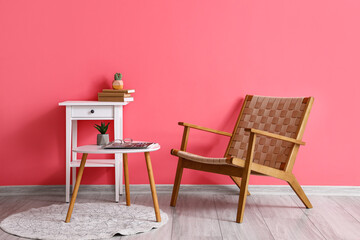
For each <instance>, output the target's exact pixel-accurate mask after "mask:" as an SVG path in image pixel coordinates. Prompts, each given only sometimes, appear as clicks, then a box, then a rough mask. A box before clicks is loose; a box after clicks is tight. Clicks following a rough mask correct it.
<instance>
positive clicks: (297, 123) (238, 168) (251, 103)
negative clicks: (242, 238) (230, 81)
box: [170, 95, 314, 223]
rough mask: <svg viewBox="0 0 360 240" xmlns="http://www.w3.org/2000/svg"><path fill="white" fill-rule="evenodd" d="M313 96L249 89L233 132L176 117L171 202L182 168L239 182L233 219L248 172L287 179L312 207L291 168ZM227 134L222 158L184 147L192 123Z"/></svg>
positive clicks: (239, 214)
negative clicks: (179, 132) (179, 133)
mask: <svg viewBox="0 0 360 240" xmlns="http://www.w3.org/2000/svg"><path fill="white" fill-rule="evenodd" d="M313 102H314V98H313V97H308V98H275V97H262V96H251V95H247V96H246V98H245V101H244V103H243V106H242V108H241V111H240V114H239V117H238V120H237V122H236V125H235V128H234V131H233V133H227V132H223V131H217V130H213V129H210V128H204V127H200V126H197V125H192V124H188V123H182V122H180V123H179V125H181V126H184V133H183V138H182V142H181V148H180V150H176V149H172V150H171V154H172V155H175V156H178V157H179V160H178V165H177V170H176V176H175V182H174V187H173V192H172V197H171V202H170V206H173V207H175V205H176V200H177V196H178V193H179V187H180V182H181V176H182V172H183V169H184V168H189V169H194V170H200V171H206V172H212V173H218V174H224V175H228V176H230V177H231V179H232V180H233V181H234V182H235V184H236V185H237V186H238V187H239V188H240V195H239V203H238V210H237V217H236V222H237V223H241V222H242V221H243V216H244V208H245V202H246V197H247V195H248V194H249V193H248V183H249V176H250V174H255V175H266V176H271V177H275V178H279V179H282V180H285V181H286V182H288V184H289V185H290V186H291V188H292V189H293V190H294V191H295V193H296V194H297V196H298V197H299V198H300V200H301V201H302V202H303V203H304V205H305V206H306V208H312V205H311V203H310V201H309V199H308V198H307V197H306V195H305V193H304V191H303V190H302V188H301V186H300V184H299V183H298V182H297V180H296V178H295V176H294V175H293V173H292V169H293V166H294V163H295V158H296V155H297V152H298V150H299V147H300V145H305V143H304V142H303V141H302V140H301V139H302V136H303V133H304V130H305V125H306V122H307V120H308V117H309V113H310V110H311V107H312V104H313ZM191 128H192V129H197V130H201V131H206V132H210V133H215V134H220V135H224V136H229V137H231V138H230V141H229V144H228V147H227V150H226V152H225V155H224V157H223V158H209V157H204V156H199V155H196V154H192V153H189V152H186V146H187V142H188V137H189V131H190V129H191Z"/></svg>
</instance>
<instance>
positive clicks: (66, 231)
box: [0, 203, 168, 240]
mask: <svg viewBox="0 0 360 240" xmlns="http://www.w3.org/2000/svg"><path fill="white" fill-rule="evenodd" d="M68 206H69V205H68V204H61V205H51V206H48V207H42V208H33V209H30V210H28V211H26V212H21V213H17V214H14V215H11V216H9V217H7V218H6V219H4V220H3V221H2V222H1V223H0V227H1V228H2V229H3V230H4V231H5V232H8V233H10V234H13V235H16V236H20V237H27V238H35V239H56V240H59V239H104V238H111V237H113V236H114V235H115V234H121V235H131V234H136V233H143V232H147V231H150V230H151V229H153V228H159V227H161V226H162V225H164V224H165V223H166V222H167V221H168V216H167V214H166V213H164V212H163V211H160V215H161V222H156V219H155V212H154V208H152V207H145V206H140V205H134V204H133V205H131V206H129V207H127V206H124V205H120V204H117V203H75V207H74V211H73V213H72V217H71V221H70V223H65V217H66V213H67V210H68Z"/></svg>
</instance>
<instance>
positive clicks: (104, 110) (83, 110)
mask: <svg viewBox="0 0 360 240" xmlns="http://www.w3.org/2000/svg"><path fill="white" fill-rule="evenodd" d="M71 117H73V118H113V117H114V108H113V106H72V109H71Z"/></svg>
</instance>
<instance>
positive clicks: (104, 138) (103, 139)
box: [94, 122, 110, 145]
mask: <svg viewBox="0 0 360 240" xmlns="http://www.w3.org/2000/svg"><path fill="white" fill-rule="evenodd" d="M109 124H110V122H109V123H108V124H106V125H105V123H104V122H101V124H100V125H98V124H95V125H94V127H95V128H96V129H97V130H98V131H99V132H100V134H98V135H97V142H96V143H97V145H106V144H108V143H109V134H106V131H107V130H108V127H109Z"/></svg>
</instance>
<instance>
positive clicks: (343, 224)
mask: <svg viewBox="0 0 360 240" xmlns="http://www.w3.org/2000/svg"><path fill="white" fill-rule="evenodd" d="M292 197H293V199H294V201H295V202H296V204H297V205H298V206H302V202H301V201H300V200H299V199H298V198H297V197H296V196H292ZM309 199H310V201H311V203H312V205H313V208H312V209H305V208H303V207H302V211H303V212H304V213H305V214H306V216H307V217H308V218H309V219H310V220H311V221H312V222H313V223H314V225H315V226H316V227H317V228H318V229H319V231H320V232H321V233H322V234H323V235H324V236H325V237H326V239H334V240H335V239H346V240H347V239H349V240H350V239H354V240H359V239H360V222H359V221H358V220H356V218H355V217H353V216H352V215H351V214H349V213H348V212H347V211H346V210H345V209H344V208H343V206H342V205H341V204H338V203H337V202H336V201H335V200H333V198H332V197H329V196H309Z"/></svg>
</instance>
